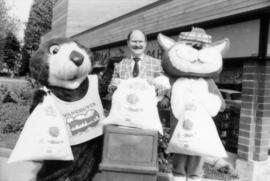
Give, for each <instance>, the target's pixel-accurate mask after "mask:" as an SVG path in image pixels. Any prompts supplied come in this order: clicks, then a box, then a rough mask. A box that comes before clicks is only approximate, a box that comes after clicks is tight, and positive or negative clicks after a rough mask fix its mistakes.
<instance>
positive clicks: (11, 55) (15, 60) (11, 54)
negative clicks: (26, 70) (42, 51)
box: [3, 32, 21, 73]
mask: <svg viewBox="0 0 270 181" xmlns="http://www.w3.org/2000/svg"><path fill="white" fill-rule="evenodd" d="M3 51H4V61H3V62H4V63H5V64H6V66H7V68H8V70H9V72H10V71H11V72H12V73H14V71H15V70H17V67H18V66H19V59H20V52H21V47H20V43H19V41H18V39H17V37H16V36H15V35H14V34H13V33H12V32H8V33H7V36H6V38H5V46H4V49H3Z"/></svg>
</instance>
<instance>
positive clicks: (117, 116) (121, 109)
mask: <svg viewBox="0 0 270 181" xmlns="http://www.w3.org/2000/svg"><path fill="white" fill-rule="evenodd" d="M104 124H116V125H121V126H128V127H136V128H142V129H150V130H156V131H159V132H160V133H161V134H163V131H162V125H161V122H160V119H159V115H158V110H157V97H156V93H155V88H154V86H151V85H149V84H148V83H147V81H146V80H143V79H141V78H134V79H128V80H123V81H121V83H120V84H119V85H118V88H117V90H116V91H115V92H114V94H113V97H112V107H111V111H110V113H109V116H108V117H107V118H106V119H105V120H104Z"/></svg>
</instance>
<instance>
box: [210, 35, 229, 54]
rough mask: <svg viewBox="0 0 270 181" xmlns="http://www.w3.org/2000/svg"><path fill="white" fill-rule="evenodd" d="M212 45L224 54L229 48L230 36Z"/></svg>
mask: <svg viewBox="0 0 270 181" xmlns="http://www.w3.org/2000/svg"><path fill="white" fill-rule="evenodd" d="M211 46H212V47H214V48H215V49H216V50H218V51H219V52H220V53H221V55H224V54H225V53H226V52H227V51H228V50H229V47H230V40H229V39H228V38H225V39H224V40H220V41H216V42H214V43H212V44H211Z"/></svg>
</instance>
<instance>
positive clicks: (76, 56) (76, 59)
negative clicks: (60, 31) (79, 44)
mask: <svg viewBox="0 0 270 181" xmlns="http://www.w3.org/2000/svg"><path fill="white" fill-rule="evenodd" d="M69 58H70V60H71V61H72V62H73V63H74V64H75V65H77V66H78V67H79V66H80V65H81V64H82V63H83V58H84V57H83V55H82V54H80V53H79V52H77V51H72V52H71V54H70V56H69Z"/></svg>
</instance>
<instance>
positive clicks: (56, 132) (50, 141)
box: [8, 95, 73, 163]
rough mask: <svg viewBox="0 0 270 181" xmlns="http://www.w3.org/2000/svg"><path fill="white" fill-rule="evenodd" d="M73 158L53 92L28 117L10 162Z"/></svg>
mask: <svg viewBox="0 0 270 181" xmlns="http://www.w3.org/2000/svg"><path fill="white" fill-rule="evenodd" d="M27 160H73V154H72V151H71V147H70V143H69V138H68V134H67V129H66V125H65V122H64V119H63V117H62V115H61V114H60V113H59V112H58V110H57V108H56V106H55V103H54V100H53V98H52V97H51V96H50V95H47V96H45V97H44V101H43V103H40V104H39V105H38V106H37V107H36V108H35V109H34V111H33V112H32V114H31V115H30V116H29V117H28V119H27V121H26V123H25V125H24V128H23V130H22V132H21V134H20V137H19V139H18V141H17V143H16V145H15V148H14V149H13V151H12V153H11V155H10V157H9V160H8V163H12V162H17V161H27Z"/></svg>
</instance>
